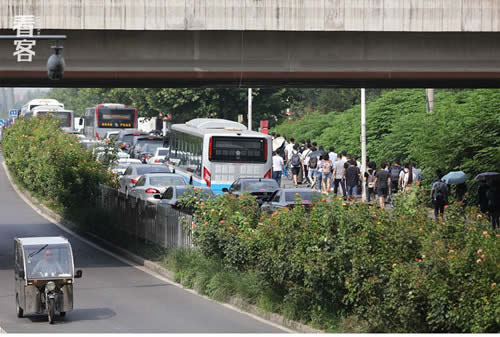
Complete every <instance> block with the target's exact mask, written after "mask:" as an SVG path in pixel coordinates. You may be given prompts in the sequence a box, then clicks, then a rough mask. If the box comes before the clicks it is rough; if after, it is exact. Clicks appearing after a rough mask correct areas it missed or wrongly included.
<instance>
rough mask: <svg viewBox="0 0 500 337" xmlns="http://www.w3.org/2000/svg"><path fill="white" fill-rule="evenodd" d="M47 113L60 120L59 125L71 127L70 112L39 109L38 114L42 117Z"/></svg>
mask: <svg viewBox="0 0 500 337" xmlns="http://www.w3.org/2000/svg"><path fill="white" fill-rule="evenodd" d="M47 115H52V116H54V118H55V119H58V120H59V121H60V122H61V127H63V128H69V127H71V113H70V112H67V111H59V112H56V111H39V112H38V116H39V117H44V116H47Z"/></svg>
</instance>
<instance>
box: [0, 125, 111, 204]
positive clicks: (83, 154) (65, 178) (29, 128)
mask: <svg viewBox="0 0 500 337" xmlns="http://www.w3.org/2000/svg"><path fill="white" fill-rule="evenodd" d="M2 149H3V154H4V158H5V161H6V164H7V166H8V167H9V170H10V172H11V174H12V175H13V176H14V178H15V179H16V180H17V181H18V183H20V184H21V185H22V186H23V187H24V188H26V189H27V190H29V191H30V192H32V193H34V194H35V195H36V196H38V197H40V198H41V199H42V200H44V201H45V202H47V203H49V204H51V205H54V206H55V207H60V208H62V209H63V210H64V211H66V210H69V211H71V210H73V209H74V210H76V209H79V208H80V209H84V208H87V207H91V206H92V205H93V204H94V203H95V200H96V199H97V197H98V195H99V184H111V185H112V184H113V181H114V180H113V176H112V175H111V174H110V173H109V172H108V171H107V169H106V167H105V165H103V164H101V163H99V162H96V161H95V159H94V157H93V155H92V153H91V152H90V151H88V150H86V149H83V148H82V147H81V146H80V144H79V143H78V141H77V139H76V137H74V136H72V135H68V134H65V133H63V132H62V131H61V129H60V127H59V121H58V120H56V119H54V118H52V117H46V118H41V119H40V118H37V119H30V120H24V119H19V120H17V121H16V123H15V124H14V125H13V126H10V127H8V128H7V129H6V130H5V134H4V137H3V139H2Z"/></svg>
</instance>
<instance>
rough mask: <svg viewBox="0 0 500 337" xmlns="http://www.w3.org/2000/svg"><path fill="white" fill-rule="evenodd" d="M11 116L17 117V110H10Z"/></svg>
mask: <svg viewBox="0 0 500 337" xmlns="http://www.w3.org/2000/svg"><path fill="white" fill-rule="evenodd" d="M9 117H11V118H17V110H9Z"/></svg>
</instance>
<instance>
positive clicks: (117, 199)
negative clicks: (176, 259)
mask: <svg viewBox="0 0 500 337" xmlns="http://www.w3.org/2000/svg"><path fill="white" fill-rule="evenodd" d="M100 192H101V195H100V198H99V200H98V203H97V207H98V208H99V210H100V211H101V213H105V214H106V216H107V218H108V219H107V221H105V223H106V225H107V226H108V228H106V229H105V232H106V233H108V235H109V234H113V233H116V235H120V236H123V235H125V236H127V237H129V238H132V239H135V240H138V241H141V242H145V243H154V244H156V245H158V246H160V247H164V248H181V247H183V248H188V247H191V246H192V237H191V231H189V230H186V228H185V226H186V224H191V222H192V215H191V214H189V213H187V212H183V211H182V210H178V209H173V208H172V207H170V206H169V205H162V204H156V203H152V202H149V201H144V200H141V199H139V198H136V197H133V196H127V195H125V194H124V193H122V192H119V191H118V190H115V189H113V188H111V187H108V186H104V185H101V186H100ZM94 229H96V230H95V232H99V229H97V228H94ZM101 232H102V228H101Z"/></svg>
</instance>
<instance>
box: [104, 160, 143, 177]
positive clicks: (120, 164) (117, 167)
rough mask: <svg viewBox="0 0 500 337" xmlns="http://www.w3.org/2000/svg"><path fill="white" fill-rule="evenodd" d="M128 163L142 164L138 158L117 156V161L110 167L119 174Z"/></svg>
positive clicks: (121, 173)
mask: <svg viewBox="0 0 500 337" xmlns="http://www.w3.org/2000/svg"><path fill="white" fill-rule="evenodd" d="M130 164H142V163H141V161H140V160H139V159H130V158H119V159H118V162H117V163H116V164H115V165H114V166H113V167H112V168H111V172H113V173H114V174H116V175H118V176H121V175H123V173H124V172H125V170H126V169H127V167H128V166H129V165H130Z"/></svg>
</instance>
